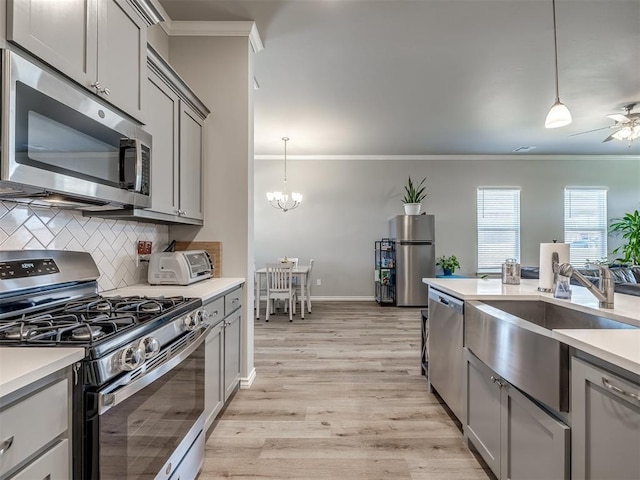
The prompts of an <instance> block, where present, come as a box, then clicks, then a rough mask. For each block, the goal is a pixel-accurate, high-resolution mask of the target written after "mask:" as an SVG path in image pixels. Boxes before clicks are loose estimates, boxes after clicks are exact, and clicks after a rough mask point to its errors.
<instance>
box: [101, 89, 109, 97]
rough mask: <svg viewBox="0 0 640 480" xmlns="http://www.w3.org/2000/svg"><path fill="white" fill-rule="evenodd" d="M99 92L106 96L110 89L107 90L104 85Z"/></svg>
mask: <svg viewBox="0 0 640 480" xmlns="http://www.w3.org/2000/svg"><path fill="white" fill-rule="evenodd" d="M100 93H102V94H103V95H105V96H107V97H108V96H109V95H111V90H109V89H108V88H107V87H104V88H102V89H100Z"/></svg>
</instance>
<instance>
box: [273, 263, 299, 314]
mask: <svg viewBox="0 0 640 480" xmlns="http://www.w3.org/2000/svg"><path fill="white" fill-rule="evenodd" d="M292 270H293V262H285V263H268V264H267V305H266V309H265V322H268V321H269V314H270V313H271V312H272V311H273V301H274V300H286V301H287V303H288V305H287V304H285V311H286V310H287V306H288V310H289V321H290V322H293V315H294V314H295V313H296V302H297V299H298V296H297V294H296V290H295V287H294V286H293V282H292V281H291V280H292V273H291V272H292Z"/></svg>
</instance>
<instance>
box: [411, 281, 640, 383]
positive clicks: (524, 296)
mask: <svg viewBox="0 0 640 480" xmlns="http://www.w3.org/2000/svg"><path fill="white" fill-rule="evenodd" d="M422 281H423V282H424V283H426V284H427V285H429V286H432V287H434V288H435V289H437V290H440V291H442V292H444V293H448V294H450V295H453V296H454V297H457V298H460V299H462V300H500V299H502V300H542V301H544V302H549V303H553V304H556V305H560V306H564V307H567V308H572V309H574V310H578V311H582V312H585V313H591V314H596V315H598V316H601V317H605V318H611V319H613V320H619V321H621V322H625V323H628V324H630V325H634V326H637V327H640V297H636V296H633V295H623V294H620V293H616V294H614V301H613V303H614V308H613V309H610V308H600V307H599V306H598V300H597V299H596V298H595V297H594V296H593V295H592V294H591V293H590V292H589V291H588V290H587V289H586V288H584V287H580V286H576V285H571V290H572V295H571V300H562V299H559V298H554V297H553V295H552V294H551V293H543V292H539V291H538V280H536V279H522V280H521V281H520V285H503V284H502V281H501V280H500V279H498V278H489V279H480V278H423V279H422ZM552 336H553V337H554V338H556V339H558V340H559V341H561V342H563V343H565V344H567V345H570V346H572V347H575V348H577V349H579V350H582V351H583V352H586V353H589V354H591V355H594V356H595V357H598V358H601V359H602V360H605V361H607V362H610V363H612V364H614V365H618V366H619V367H621V368H624V369H625V370H629V371H631V372H634V373H636V374H640V329H637V330H635V329H630V330H602V329H593V330H564V329H563V330H553V331H552Z"/></svg>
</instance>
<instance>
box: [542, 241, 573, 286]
mask: <svg viewBox="0 0 640 480" xmlns="http://www.w3.org/2000/svg"><path fill="white" fill-rule="evenodd" d="M554 252H556V253H557V254H558V262H559V263H566V262H568V261H569V244H568V243H541V244H540V282H539V284H538V288H539V289H540V290H545V291H549V292H550V291H551V290H552V288H553V254H554Z"/></svg>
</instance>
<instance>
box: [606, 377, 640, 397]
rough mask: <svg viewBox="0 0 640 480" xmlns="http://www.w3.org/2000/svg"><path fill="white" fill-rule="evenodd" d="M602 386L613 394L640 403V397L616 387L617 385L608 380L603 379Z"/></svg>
mask: <svg viewBox="0 0 640 480" xmlns="http://www.w3.org/2000/svg"><path fill="white" fill-rule="evenodd" d="M602 384H603V385H604V386H605V387H607V388H608V389H609V390H611V391H612V392H616V393H617V394H619V395H624V396H625V397H630V398H633V399H634V400H635V401H640V395H638V394H637V393H633V392H627V391H625V390H623V389H621V388H620V387H616V386H615V385H613V384H612V383H610V382H609V379H608V378H605V377H602Z"/></svg>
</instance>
